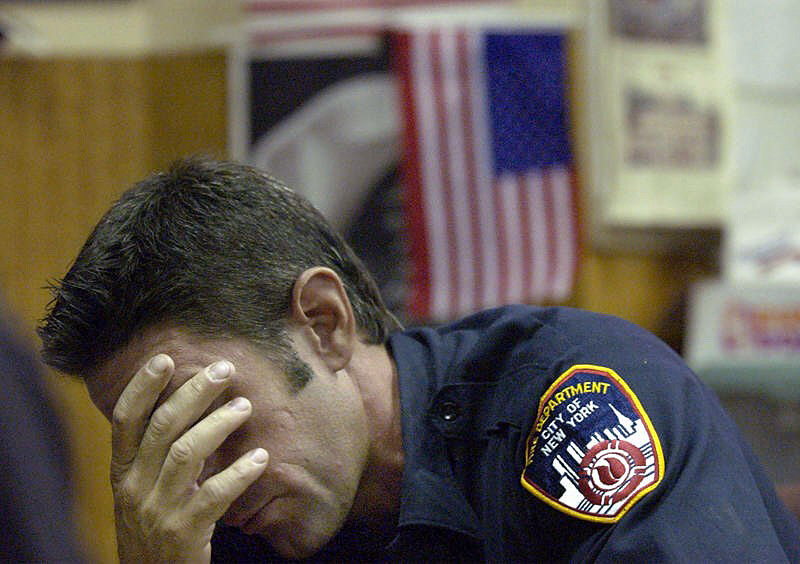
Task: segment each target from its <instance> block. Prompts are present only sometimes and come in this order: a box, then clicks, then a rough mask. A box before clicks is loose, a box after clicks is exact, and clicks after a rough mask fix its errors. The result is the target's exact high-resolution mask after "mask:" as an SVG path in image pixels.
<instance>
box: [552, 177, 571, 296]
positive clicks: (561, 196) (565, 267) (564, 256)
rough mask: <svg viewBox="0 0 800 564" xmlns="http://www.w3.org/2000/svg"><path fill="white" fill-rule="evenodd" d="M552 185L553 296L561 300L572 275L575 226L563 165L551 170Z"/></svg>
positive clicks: (569, 189)
mask: <svg viewBox="0 0 800 564" xmlns="http://www.w3.org/2000/svg"><path fill="white" fill-rule="evenodd" d="M551 175H552V178H553V180H552V185H553V215H554V221H555V223H556V240H555V246H556V253H555V254H556V257H555V264H554V266H555V269H556V270H555V276H554V280H553V297H554V298H555V299H556V300H563V299H565V298H566V297H567V295H568V294H569V291H570V288H571V287H572V280H573V277H574V272H573V268H574V264H575V248H574V245H575V241H574V237H575V226H574V225H573V217H572V192H571V189H572V187H571V185H570V179H569V172H568V171H567V170H566V169H564V167H556V168H554V169H553V170H552V171H551Z"/></svg>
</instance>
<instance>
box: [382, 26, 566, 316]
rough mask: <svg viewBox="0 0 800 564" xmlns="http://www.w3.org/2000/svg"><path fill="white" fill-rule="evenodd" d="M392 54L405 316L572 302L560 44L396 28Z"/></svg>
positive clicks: (556, 37)
mask: <svg viewBox="0 0 800 564" xmlns="http://www.w3.org/2000/svg"><path fill="white" fill-rule="evenodd" d="M393 54H394V59H395V68H396V69H397V74H398V78H399V81H400V88H401V93H402V106H403V112H404V122H405V135H404V163H403V173H404V182H405V184H406V190H407V195H406V201H407V210H408V220H409V247H410V258H411V263H412V273H411V289H410V290H411V292H410V294H411V297H410V300H409V309H410V311H411V313H412V315H413V316H414V317H418V318H428V319H442V320H444V319H450V318H454V317H457V316H459V315H463V314H466V313H469V312H472V311H476V310H479V309H483V308H486V307H492V306H495V305H500V304H503V303H510V302H525V303H542V302H557V301H562V300H564V299H565V298H567V297H568V296H569V294H570V292H571V290H572V287H573V284H574V280H575V273H576V267H577V259H578V248H577V246H578V219H577V211H576V189H575V182H574V175H573V167H572V156H571V149H570V142H569V135H568V132H569V129H568V127H569V126H568V116H567V110H568V108H567V101H566V40H565V36H564V34H563V33H561V32H557V31H528V30H521V29H514V30H507V31H488V30H481V29H475V28H454V27H451V28H444V27H425V28H412V29H403V30H401V31H399V32H398V33H396V34H395V41H394V43H393Z"/></svg>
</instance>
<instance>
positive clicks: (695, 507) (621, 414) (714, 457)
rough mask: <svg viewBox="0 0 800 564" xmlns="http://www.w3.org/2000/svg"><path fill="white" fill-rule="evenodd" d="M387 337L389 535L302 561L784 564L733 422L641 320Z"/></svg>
mask: <svg viewBox="0 0 800 564" xmlns="http://www.w3.org/2000/svg"><path fill="white" fill-rule="evenodd" d="M389 348H390V352H391V354H392V356H393V358H394V360H395V362H396V363H397V370H398V380H399V388H400V401H401V408H402V428H403V447H404V450H405V468H404V475H403V487H402V498H401V507H400V513H399V517H398V529H397V531H396V532H397V534H396V536H395V538H394V540H393V541H392V542H391V543H390V544H389V546H388V547H387V548H386V550H385V551H375V547H369V546H364V545H360V546H359V542H358V540H355V542H354V540H353V539H358V538H359V537H358V536H354V535H353V534H352V532H347V531H345V532H344V533H343V534H342V535H340V538H337V539H334V541H333V542H332V545H331V548H329V549H328V551H326V552H323V553H322V554H321V555H320V556H319V559H327V558H335V557H337V555H338V556H339V557H342V558H344V559H348V558H347V555H348V554H349V555H350V556H351V557H353V558H352V559H364V560H368V559H386V560H399V561H413V562H419V561H469V562H476V561H491V562H510V561H532V560H546V561H559V560H560V561H587V560H589V561H601V562H603V561H607V562H608V561H625V560H636V561H669V562H697V561H703V562H708V561H719V562H731V561H736V562H748V561H749V562H781V561H790V562H800V526H798V523H797V521H796V519H794V517H793V516H791V515H790V514H789V512H788V511H787V510H786V509H785V507H784V506H783V505H782V504H781V502H780V501H779V500H778V498H777V496H776V494H775V491H774V488H773V487H772V485H771V483H770V481H769V479H768V478H767V477H766V476H765V474H764V472H763V471H762V469H761V467H760V465H759V463H758V462H757V461H756V459H755V457H754V455H753V454H752V452H751V451H750V449H749V448H748V447H747V445H746V444H745V443H744V441H743V440H742V438H741V436H740V434H739V432H738V430H737V428H736V426H735V425H734V423H733V422H732V421H731V419H730V418H729V417H728V415H727V414H726V413H725V412H724V411H723V409H722V408H721V406H720V404H719V402H718V401H717V399H716V398H715V396H714V395H713V393H712V392H711V391H710V390H709V389H708V388H707V387H706V386H704V385H703V384H702V383H701V382H700V381H699V380H698V379H697V377H696V376H695V375H694V374H693V373H692V372H691V371H690V370H689V369H688V368H687V367H686V365H685V364H684V362H683V361H682V360H681V358H680V357H679V356H678V355H677V354H675V353H674V352H673V351H672V350H671V349H669V348H668V347H667V346H666V345H665V344H663V343H662V342H661V341H659V340H658V339H657V338H656V337H654V336H653V335H651V334H650V333H648V332H646V331H644V330H642V329H640V328H638V327H636V326H634V325H632V324H630V323H628V322H625V321H623V320H620V319H618V318H615V317H611V316H605V315H599V314H593V313H588V312H584V311H579V310H574V309H568V308H533V307H526V306H511V307H506V308H501V309H496V310H489V311H486V312H483V313H480V314H477V315H474V316H471V317H468V318H466V319H464V320H462V321H460V322H458V323H455V324H453V325H448V326H444V327H440V328H436V329H431V328H424V329H413V330H409V331H405V332H401V333H397V334H394V335H392V337H391V338H390V342H389ZM228 534H230V532H228ZM344 539H347V540H344ZM221 541H222V538H221V537H220V538H219V539H217V542H216V543H215V551H216V553H217V554H218V555H220V556H221V555H222V554H223V552H221V551H220V544H223V543H222V542H221ZM224 544H225V545H227V548H228V549H231V548H232V545H233V544H237V541H236V540H235V537H229V540H228V541H226V542H225V543H224ZM348 545H349V546H348ZM225 554H227V555H228V556H229V557H230V556H231V554H232V553H230V552H227V553H225ZM251 554H254V553H251Z"/></svg>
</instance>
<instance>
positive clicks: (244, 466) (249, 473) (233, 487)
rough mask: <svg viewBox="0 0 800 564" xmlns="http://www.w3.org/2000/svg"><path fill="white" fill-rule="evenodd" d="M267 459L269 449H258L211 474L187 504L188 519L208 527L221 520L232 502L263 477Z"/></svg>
mask: <svg viewBox="0 0 800 564" xmlns="http://www.w3.org/2000/svg"><path fill="white" fill-rule="evenodd" d="M268 461H269V454H268V453H267V451H266V450H264V449H263V448H257V449H255V450H253V451H250V452H249V453H247V454H245V455H244V456H242V457H241V458H239V459H238V460H237V461H236V462H234V463H233V464H231V465H230V466H228V467H227V468H226V469H225V470H223V471H222V472H220V473H219V474H216V475H214V476H212V477H210V478H209V479H208V480H206V481H205V482H203V485H202V486H200V489H199V490H198V491H197V493H196V494H195V495H194V497H192V499H191V501H190V502H189V503H188V504H187V505H186V507H185V511H186V512H187V514H188V516H189V517H188V518H189V519H192V520H193V521H194V522H195V523H196V524H197V525H198V526H208V525H210V524H212V523H215V522H216V521H218V520H219V519H220V518H221V517H222V516H223V515H224V514H225V512H226V511H227V510H228V508H229V507H230V505H231V503H233V502H234V501H235V500H236V498H238V497H239V496H240V495H242V494H243V493H244V491H245V490H246V489H247V488H248V487H249V486H250V485H251V484H252V483H253V482H255V481H256V480H257V479H258V478H259V476H261V474H262V473H263V472H264V470H265V469H266V467H267V462H268Z"/></svg>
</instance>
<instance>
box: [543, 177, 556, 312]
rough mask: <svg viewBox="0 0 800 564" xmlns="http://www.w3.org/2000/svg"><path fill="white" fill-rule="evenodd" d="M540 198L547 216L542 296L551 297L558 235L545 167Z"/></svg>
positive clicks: (551, 194) (551, 190)
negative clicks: (542, 200) (545, 259)
mask: <svg viewBox="0 0 800 564" xmlns="http://www.w3.org/2000/svg"><path fill="white" fill-rule="evenodd" d="M542 188H543V190H542V198H543V199H544V214H545V217H546V218H547V237H545V240H544V242H543V243H544V245H543V247H544V248H543V250H544V252H545V256H546V257H547V261H546V262H545V264H547V276H546V277H545V281H546V282H545V286H544V288H542V290H543V294H544V296H545V297H546V299H547V298H552V295H553V288H554V282H555V275H556V268H555V261H556V260H557V259H558V256H557V254H556V245H555V243H556V237H558V229H557V227H556V218H557V217H558V215H557V213H556V211H555V209H554V203H553V179H552V177H551V175H550V171H549V170H547V169H545V170H544V171H543V174H542Z"/></svg>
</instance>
